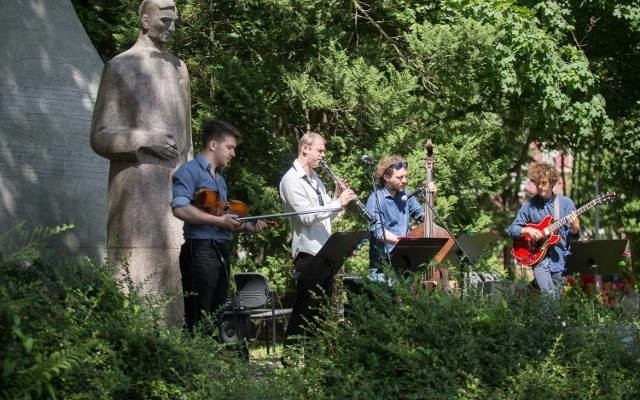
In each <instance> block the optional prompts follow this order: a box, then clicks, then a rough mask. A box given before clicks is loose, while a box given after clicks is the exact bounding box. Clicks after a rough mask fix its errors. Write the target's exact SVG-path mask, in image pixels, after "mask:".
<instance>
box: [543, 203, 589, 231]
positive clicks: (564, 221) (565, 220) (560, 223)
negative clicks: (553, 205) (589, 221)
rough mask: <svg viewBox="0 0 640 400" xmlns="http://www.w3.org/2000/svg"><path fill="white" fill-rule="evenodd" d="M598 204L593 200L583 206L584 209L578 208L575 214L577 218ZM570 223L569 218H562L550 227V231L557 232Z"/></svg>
mask: <svg viewBox="0 0 640 400" xmlns="http://www.w3.org/2000/svg"><path fill="white" fill-rule="evenodd" d="M596 204H597V203H596V201H595V200H591V201H590V202H588V203H587V204H585V205H583V206H582V207H580V208H578V209H577V210H576V211H575V213H576V216H578V215H580V214H582V213H583V212H585V211H587V210H589V209H590V208H592V207H593V206H595V205H596ZM568 222H569V216H568V215H567V216H565V217H563V218H560V219H559V220H557V221H556V222H554V223H553V224H551V225H549V230H550V231H551V232H555V231H556V230H557V229H558V228H560V227H561V226H563V225H565V224H567V223H568Z"/></svg>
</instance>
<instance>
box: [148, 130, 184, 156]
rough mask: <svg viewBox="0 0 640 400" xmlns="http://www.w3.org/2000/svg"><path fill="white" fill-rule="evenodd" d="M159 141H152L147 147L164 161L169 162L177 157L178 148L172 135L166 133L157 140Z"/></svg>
mask: <svg viewBox="0 0 640 400" xmlns="http://www.w3.org/2000/svg"><path fill="white" fill-rule="evenodd" d="M158 139H159V140H154V142H157V143H153V144H151V145H150V146H149V149H151V151H153V152H154V153H155V154H156V155H158V157H160V158H164V159H165V160H171V159H174V158H176V157H178V146H177V145H176V142H174V141H173V135H172V134H170V133H166V134H164V135H162V136H160V137H159V138H158Z"/></svg>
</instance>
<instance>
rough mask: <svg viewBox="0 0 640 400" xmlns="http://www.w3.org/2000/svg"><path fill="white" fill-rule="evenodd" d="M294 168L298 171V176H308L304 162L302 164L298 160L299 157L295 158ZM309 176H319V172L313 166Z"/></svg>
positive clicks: (314, 177)
mask: <svg viewBox="0 0 640 400" xmlns="http://www.w3.org/2000/svg"><path fill="white" fill-rule="evenodd" d="M293 169H294V170H295V171H296V174H297V175H298V178H302V179H304V177H305V176H307V173H306V172H305V170H304V168H303V167H302V164H300V161H298V159H297V158H296V159H295V160H293ZM309 178H311V179H317V178H318V174H316V171H315V170H314V169H313V168H311V176H309Z"/></svg>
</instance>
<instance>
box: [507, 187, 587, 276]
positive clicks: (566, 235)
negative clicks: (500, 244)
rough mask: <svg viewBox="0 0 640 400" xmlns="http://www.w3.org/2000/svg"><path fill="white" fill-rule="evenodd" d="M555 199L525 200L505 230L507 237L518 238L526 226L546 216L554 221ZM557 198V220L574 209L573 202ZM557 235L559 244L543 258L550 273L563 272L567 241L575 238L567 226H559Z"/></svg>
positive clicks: (552, 197) (535, 197) (567, 253)
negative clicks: (549, 216)
mask: <svg viewBox="0 0 640 400" xmlns="http://www.w3.org/2000/svg"><path fill="white" fill-rule="evenodd" d="M555 198H556V195H552V196H551V197H550V198H548V199H546V200H545V199H543V198H542V197H540V196H538V195H535V196H533V197H532V198H530V199H529V200H527V201H526V202H525V203H524V204H523V205H522V207H520V210H519V211H518V213H517V214H516V218H515V219H514V220H513V222H512V223H511V225H509V227H508V228H507V235H509V237H512V238H518V237H520V234H521V232H522V228H524V226H525V225H526V224H528V223H534V224H537V223H539V222H540V221H542V220H543V219H544V217H546V216H547V215H551V216H552V217H553V218H554V220H555V219H556V217H555V215H554V204H553V203H554V201H555ZM559 198H560V200H559V201H560V204H559V207H558V208H559V210H558V211H559V212H558V214H559V215H558V219H560V218H564V217H565V216H567V215H568V214H569V213H571V212H572V211H574V210H575V209H576V206H575V205H574V204H573V200H571V199H570V198H568V197H566V196H559ZM557 233H558V234H559V235H560V238H561V240H560V242H558V244H556V245H555V246H553V247H551V248H549V249H548V250H547V254H546V256H545V259H548V260H547V261H546V262H547V263H548V264H547V265H548V266H549V270H550V271H551V272H561V271H564V266H565V262H566V259H567V256H568V255H569V244H570V243H569V239H570V238H571V237H574V236H577V235H572V234H571V227H570V226H569V224H565V225H563V226H561V227H560V228H559V229H558V232H557Z"/></svg>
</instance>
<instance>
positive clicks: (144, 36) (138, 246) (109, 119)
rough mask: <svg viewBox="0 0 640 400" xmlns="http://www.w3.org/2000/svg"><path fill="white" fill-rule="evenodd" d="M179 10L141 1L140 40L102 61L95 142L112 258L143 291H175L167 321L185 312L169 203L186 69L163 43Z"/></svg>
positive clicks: (181, 145) (186, 147) (167, 3)
mask: <svg viewBox="0 0 640 400" xmlns="http://www.w3.org/2000/svg"><path fill="white" fill-rule="evenodd" d="M177 18H178V13H177V10H176V6H175V4H174V2H173V0H144V1H142V3H141V4H140V10H139V26H140V32H139V35H138V40H137V41H136V43H135V44H134V45H133V47H131V48H130V49H129V50H127V51H125V52H124V53H122V54H119V55H117V56H116V57H114V58H113V59H112V60H110V61H109V62H108V63H107V64H106V65H105V67H104V70H103V72H102V79H101V81H100V88H99V90H98V97H97V100H96V106H95V110H94V113H93V122H92V127H91V147H92V148H93V150H94V151H95V152H96V153H98V154H99V155H101V156H103V157H105V158H108V159H109V160H110V161H111V162H110V167H109V187H108V201H107V208H108V220H107V248H108V257H109V260H110V261H111V262H112V263H114V264H120V263H121V262H122V261H123V260H122V259H123V258H124V265H125V266H128V271H127V272H128V273H129V275H130V278H131V280H132V281H133V283H134V285H136V286H138V287H139V288H141V289H142V291H143V292H144V293H160V294H163V295H168V296H172V297H173V299H174V301H173V302H172V304H171V306H170V309H169V310H167V311H168V312H169V321H171V322H173V323H176V322H178V321H179V320H180V316H181V314H182V300H181V296H180V286H179V282H180V276H179V272H178V259H177V253H178V250H177V249H178V247H179V246H180V242H181V235H180V233H181V226H180V221H178V220H176V219H175V218H173V216H172V215H171V212H170V211H169V209H168V207H167V206H166V205H167V204H169V202H170V201H171V186H170V185H171V175H172V174H173V172H174V171H175V169H176V168H177V167H178V165H180V164H182V163H184V162H185V161H187V160H188V159H189V158H191V153H190V151H191V112H190V109H191V106H190V101H189V74H188V72H187V68H186V66H185V64H184V63H183V62H182V61H181V60H179V59H178V58H177V57H175V56H174V55H172V54H171V53H169V52H168V51H167V49H166V48H165V44H166V42H167V40H168V39H169V37H170V36H171V34H172V33H173V32H174V30H175V21H176V20H177Z"/></svg>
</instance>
